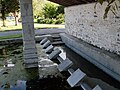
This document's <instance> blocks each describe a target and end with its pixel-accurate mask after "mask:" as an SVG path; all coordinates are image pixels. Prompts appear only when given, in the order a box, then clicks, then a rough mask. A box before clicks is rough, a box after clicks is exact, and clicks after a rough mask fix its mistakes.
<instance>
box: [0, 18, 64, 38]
mask: <svg viewBox="0 0 120 90" xmlns="http://www.w3.org/2000/svg"><path fill="white" fill-rule="evenodd" d="M5 22H6V27H2V21H1V20H0V32H1V31H10V30H22V24H21V23H19V24H18V25H17V26H15V25H14V21H12V20H6V21H5ZM34 27H35V29H43V28H65V26H64V25H58V24H56V25H54V24H39V23H34ZM20 37H22V35H21V34H15V35H8V36H0V40H4V39H12V38H20Z"/></svg>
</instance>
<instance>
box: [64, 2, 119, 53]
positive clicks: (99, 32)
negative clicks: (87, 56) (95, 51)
mask: <svg viewBox="0 0 120 90" xmlns="http://www.w3.org/2000/svg"><path fill="white" fill-rule="evenodd" d="M94 5H95V4H94V3H92V4H85V5H77V6H71V7H66V8H65V28H66V33H68V34H70V35H73V36H75V37H77V38H80V39H82V40H84V41H86V42H88V43H90V44H92V45H94V46H97V47H100V48H105V49H106V50H108V51H111V52H115V53H117V54H118V55H120V6H119V10H118V17H116V16H115V15H113V13H111V12H109V14H108V17H107V18H106V19H103V14H104V10H105V5H103V6H101V5H99V4H97V8H96V10H95V9H94ZM95 11H96V12H95Z"/></svg>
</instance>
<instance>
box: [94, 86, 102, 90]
mask: <svg viewBox="0 0 120 90" xmlns="http://www.w3.org/2000/svg"><path fill="white" fill-rule="evenodd" d="M92 90H102V89H101V87H100V86H99V85H97V86H96V87H95V88H93V89H92Z"/></svg>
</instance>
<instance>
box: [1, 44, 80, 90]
mask: <svg viewBox="0 0 120 90" xmlns="http://www.w3.org/2000/svg"><path fill="white" fill-rule="evenodd" d="M22 48H23V47H22V46H21V45H14V47H13V46H12V45H10V46H7V48H6V47H5V48H4V49H3V51H2V53H0V61H2V62H3V66H1V67H0V90H80V87H76V88H70V86H69V85H68V84H67V82H66V79H65V78H63V77H61V74H60V73H59V72H58V70H57V64H55V63H53V62H51V61H50V60H48V59H47V55H45V54H44V53H43V52H42V50H41V49H40V47H39V52H38V54H39V56H40V57H41V58H42V57H43V58H42V60H41V61H40V62H39V68H32V69H25V68H24V63H23V60H22ZM59 48H60V47H59ZM61 50H62V49H61ZM6 51H7V52H6ZM62 52H63V50H62ZM64 53H65V52H64ZM62 56H66V55H65V54H63V53H62ZM64 58H65V57H64ZM39 59H40V58H39ZM57 73H59V74H60V75H58V74H57ZM40 76H42V77H44V78H40Z"/></svg>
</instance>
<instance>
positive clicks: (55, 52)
mask: <svg viewBox="0 0 120 90" xmlns="http://www.w3.org/2000/svg"><path fill="white" fill-rule="evenodd" d="M40 45H41V46H42V48H43V49H44V50H45V53H47V54H48V53H49V56H48V58H49V59H51V60H52V59H56V58H57V59H58V60H59V62H60V64H59V65H58V70H59V71H60V72H62V71H68V72H69V73H70V74H71V76H70V77H69V78H68V79H67V82H68V84H69V85H70V86H71V87H75V86H81V87H82V88H83V90H102V89H101V87H100V86H99V85H97V86H95V87H94V88H93V89H92V88H91V87H90V86H89V85H87V83H85V82H83V80H84V79H85V78H86V76H87V75H86V74H85V73H84V72H82V71H81V70H80V69H79V68H78V69H77V70H76V71H74V70H73V69H72V68H71V66H72V65H73V62H72V61H71V60H69V59H68V58H66V59H65V60H63V59H62V57H60V56H59V54H60V53H61V50H59V49H58V48H56V49H55V48H54V47H53V45H52V44H51V42H50V41H49V40H48V39H47V38H44V39H43V40H42V41H41V42H40Z"/></svg>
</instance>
